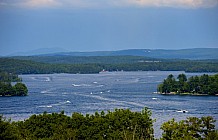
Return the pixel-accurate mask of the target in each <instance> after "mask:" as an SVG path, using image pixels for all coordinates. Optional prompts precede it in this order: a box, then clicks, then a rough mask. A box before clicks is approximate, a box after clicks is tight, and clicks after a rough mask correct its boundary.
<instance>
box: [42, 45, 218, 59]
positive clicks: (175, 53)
mask: <svg viewBox="0 0 218 140" xmlns="http://www.w3.org/2000/svg"><path fill="white" fill-rule="evenodd" d="M217 54H218V48H194V49H180V50H163V49H129V50H119V51H95V52H63V53H50V54H43V56H119V55H132V56H145V57H150V58H161V59H162V58H163V59H191V60H202V59H218V55H217Z"/></svg>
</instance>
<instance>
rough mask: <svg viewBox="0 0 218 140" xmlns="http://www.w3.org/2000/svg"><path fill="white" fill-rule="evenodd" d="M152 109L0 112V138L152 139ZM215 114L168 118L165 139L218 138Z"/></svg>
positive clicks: (17, 139) (31, 139)
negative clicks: (19, 116)
mask: <svg viewBox="0 0 218 140" xmlns="http://www.w3.org/2000/svg"><path fill="white" fill-rule="evenodd" d="M153 122H154V120H152V119H151V112H150V111H149V110H148V109H147V108H145V109H143V110H142V112H132V111H130V110H129V109H126V110H125V109H115V111H114V112H111V111H108V112H107V113H105V112H104V111H102V112H100V113H98V112H96V113H95V114H92V115H90V114H86V115H82V114H80V113H76V112H75V113H73V114H72V116H66V115H64V112H63V111H62V112H61V113H52V114H49V113H46V112H44V113H43V114H39V115H32V116H31V117H30V118H28V119H26V120H24V121H18V122H10V121H8V120H6V119H5V118H4V117H3V116H0V139H1V140H11V139H13V140H22V139H27V140H103V139H105V140H134V139H135V140H153V139H155V138H154V130H153ZM214 122H215V120H214V119H213V118H212V117H202V118H196V117H190V118H187V120H182V121H180V122H176V121H175V120H174V119H173V120H170V121H168V122H165V123H164V124H163V125H162V126H161V129H162V130H163V133H162V137H161V138H160V139H162V140H176V139H187V140H195V139H202V140H204V139H205V140H214V139H217V138H218V132H217V131H216V130H215V125H214Z"/></svg>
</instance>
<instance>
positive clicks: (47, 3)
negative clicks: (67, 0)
mask: <svg viewBox="0 0 218 140" xmlns="http://www.w3.org/2000/svg"><path fill="white" fill-rule="evenodd" d="M21 5H24V6H27V7H51V6H59V5H61V3H60V2H58V1H55V0H27V1H25V2H23V3H21Z"/></svg>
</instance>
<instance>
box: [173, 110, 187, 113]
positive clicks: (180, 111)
mask: <svg viewBox="0 0 218 140" xmlns="http://www.w3.org/2000/svg"><path fill="white" fill-rule="evenodd" d="M176 112H179V113H188V110H177V111H176Z"/></svg>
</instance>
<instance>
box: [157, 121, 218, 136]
mask: <svg viewBox="0 0 218 140" xmlns="http://www.w3.org/2000/svg"><path fill="white" fill-rule="evenodd" d="M214 122H215V120H214V119H213V118H212V117H202V118H196V117H189V118H187V120H182V121H180V122H175V120H174V119H172V120H170V121H168V122H165V123H163V125H162V126H161V129H162V130H163V134H162V138H161V139H163V140H195V139H202V140H203V139H207V140H209V139H210V140H212V139H214V138H217V137H218V132H217V131H216V130H215V125H214Z"/></svg>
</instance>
